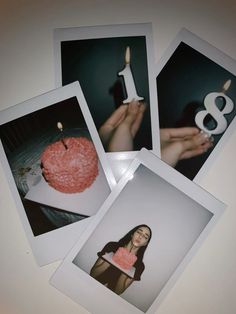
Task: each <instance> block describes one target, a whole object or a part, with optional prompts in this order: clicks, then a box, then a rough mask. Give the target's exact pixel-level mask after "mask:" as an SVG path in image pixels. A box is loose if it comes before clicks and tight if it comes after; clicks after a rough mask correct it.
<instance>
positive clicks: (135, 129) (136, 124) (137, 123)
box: [131, 103, 146, 138]
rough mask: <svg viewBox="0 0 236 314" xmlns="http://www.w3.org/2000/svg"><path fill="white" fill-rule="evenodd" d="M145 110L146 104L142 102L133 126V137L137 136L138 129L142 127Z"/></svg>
mask: <svg viewBox="0 0 236 314" xmlns="http://www.w3.org/2000/svg"><path fill="white" fill-rule="evenodd" d="M145 110H146V104H144V103H140V106H139V112H138V114H137V116H136V119H135V121H134V122H133V124H132V126H131V134H132V136H133V138H134V137H135V135H136V133H137V132H138V130H139V128H140V125H141V123H142V121H143V115H144V112H145Z"/></svg>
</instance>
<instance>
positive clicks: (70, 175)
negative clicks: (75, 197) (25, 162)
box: [41, 137, 98, 193]
mask: <svg viewBox="0 0 236 314" xmlns="http://www.w3.org/2000/svg"><path fill="white" fill-rule="evenodd" d="M41 167H42V173H43V176H44V178H45V180H46V181H47V182H48V184H49V185H50V186H51V187H53V188H54V189H56V190H58V191H60V192H64V193H78V192H83V191H84V190H85V189H86V188H88V187H89V186H91V184H92V183H93V182H94V180H95V179H96V177H97V175H98V156H97V152H96V150H95V147H94V145H93V143H92V142H91V141H90V140H89V139H87V138H85V137H67V138H64V139H62V140H59V141H57V142H55V143H52V144H50V145H48V146H47V147H46V149H45V150H44V151H43V153H42V155H41Z"/></svg>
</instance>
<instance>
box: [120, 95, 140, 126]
mask: <svg viewBox="0 0 236 314" xmlns="http://www.w3.org/2000/svg"><path fill="white" fill-rule="evenodd" d="M139 107H140V104H139V102H138V101H136V100H132V101H131V102H130V103H129V105H128V109H127V113H126V117H125V119H124V121H123V122H124V123H126V124H127V125H129V126H130V127H131V125H132V124H133V123H134V121H135V120H136V118H137V116H138V113H139Z"/></svg>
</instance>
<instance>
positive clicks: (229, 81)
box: [223, 80, 231, 93]
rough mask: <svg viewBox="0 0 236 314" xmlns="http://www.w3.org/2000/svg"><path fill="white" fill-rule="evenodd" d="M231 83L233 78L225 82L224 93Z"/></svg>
mask: <svg viewBox="0 0 236 314" xmlns="http://www.w3.org/2000/svg"><path fill="white" fill-rule="evenodd" d="M230 85H231V80H228V81H226V82H225V84H224V86H223V93H224V92H226V91H227V90H228V89H229V87H230Z"/></svg>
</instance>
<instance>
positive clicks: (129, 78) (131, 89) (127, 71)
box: [118, 46, 143, 104]
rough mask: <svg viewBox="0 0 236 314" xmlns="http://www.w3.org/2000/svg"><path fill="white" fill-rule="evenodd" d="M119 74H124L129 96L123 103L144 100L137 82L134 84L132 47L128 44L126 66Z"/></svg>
mask: <svg viewBox="0 0 236 314" xmlns="http://www.w3.org/2000/svg"><path fill="white" fill-rule="evenodd" d="M118 74H119V75H121V76H123V78H124V83H125V88H126V92H127V98H126V99H125V100H123V103H124V104H125V103H129V102H131V101H132V100H142V99H143V97H140V96H138V94H137V91H136V88H135V84H134V78H133V74H132V71H131V67H130V47H129V46H128V47H127V48H126V52H125V68H124V69H123V70H122V71H121V72H119V73H118Z"/></svg>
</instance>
